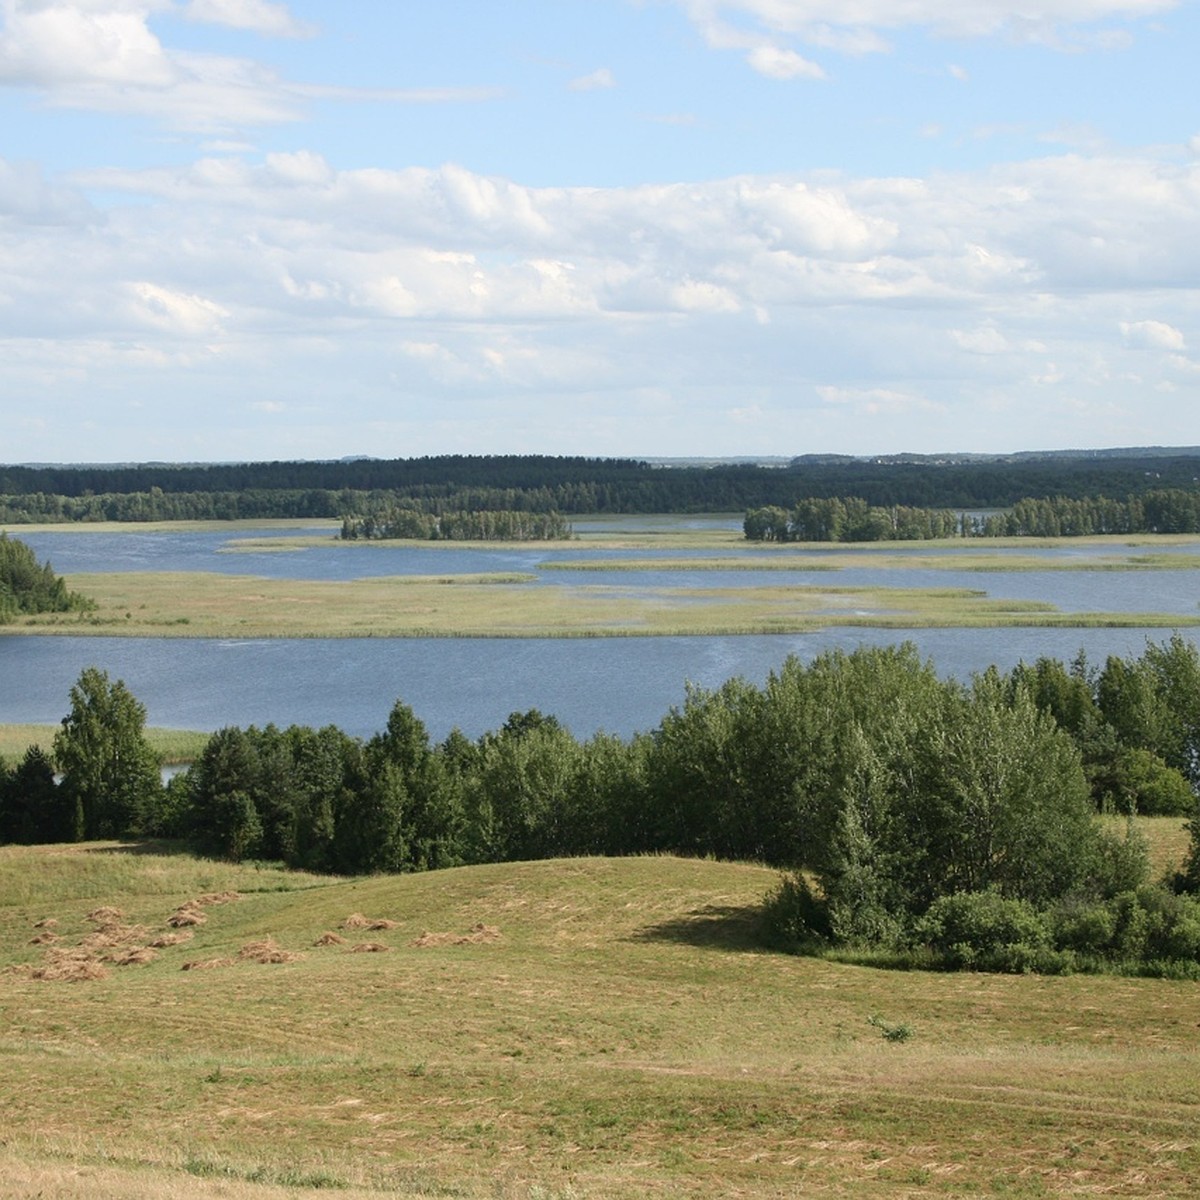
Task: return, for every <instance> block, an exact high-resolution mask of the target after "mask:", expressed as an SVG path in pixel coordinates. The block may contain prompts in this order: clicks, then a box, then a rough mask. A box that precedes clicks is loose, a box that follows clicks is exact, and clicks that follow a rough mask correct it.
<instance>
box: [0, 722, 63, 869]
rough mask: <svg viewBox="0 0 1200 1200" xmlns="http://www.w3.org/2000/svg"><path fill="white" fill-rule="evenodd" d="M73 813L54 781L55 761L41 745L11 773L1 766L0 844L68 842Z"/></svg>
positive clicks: (28, 751)
mask: <svg viewBox="0 0 1200 1200" xmlns="http://www.w3.org/2000/svg"><path fill="white" fill-rule="evenodd" d="M71 813H72V808H71V807H70V805H69V802H68V801H67V799H66V797H65V796H64V795H63V794H62V791H61V789H60V788H59V787H58V786H57V784H56V783H55V781H54V762H53V760H52V759H51V758H50V755H49V754H47V753H46V751H45V750H43V749H42V748H41V747H40V746H30V747H29V748H28V749H27V750H26V751H25V753H24V755H23V756H22V758H21V761H20V762H19V763H18V764H17V765H16V766H15V767H14V768H13V769H12V771H11V772H7V773H6V768H5V766H4V764H3V763H0V842H20V843H22V844H24V845H32V844H34V843H37V842H63V841H68V840H69V839H70V838H71V837H72V836H73V833H72V826H71V823H70V821H71Z"/></svg>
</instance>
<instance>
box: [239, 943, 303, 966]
mask: <svg viewBox="0 0 1200 1200" xmlns="http://www.w3.org/2000/svg"><path fill="white" fill-rule="evenodd" d="M237 956H238V959H239V961H241V962H254V963H261V964H262V965H264V966H265V965H267V964H268V963H293V962H300V961H301V960H302V959H303V958H304V955H303V954H298V953H296V952H295V951H294V950H285V949H284V948H283V947H282V946H280V945H278V944H277V943H276V941H275V939H274V938H262V939H261V940H260V941H257V942H247V943H246V945H244V946H243V947H242V948H241V949H240V950H239V951H238V955H237Z"/></svg>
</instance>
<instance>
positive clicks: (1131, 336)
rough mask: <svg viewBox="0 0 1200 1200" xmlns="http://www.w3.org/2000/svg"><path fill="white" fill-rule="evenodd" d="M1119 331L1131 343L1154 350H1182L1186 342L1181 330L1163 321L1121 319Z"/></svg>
mask: <svg viewBox="0 0 1200 1200" xmlns="http://www.w3.org/2000/svg"><path fill="white" fill-rule="evenodd" d="M1121 332H1122V333H1123V334H1124V335H1125V337H1126V338H1127V339H1128V340H1129V341H1130V342H1131V343H1133V345H1135V346H1146V347H1149V348H1151V349H1155V350H1183V349H1185V347H1186V344H1187V343H1186V342H1185V341H1184V337H1183V334H1182V332H1180V330H1178V329H1176V328H1175V326H1174V325H1168V324H1167V323H1166V322H1165V321H1122V322H1121Z"/></svg>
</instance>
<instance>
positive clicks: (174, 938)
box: [149, 929, 196, 950]
mask: <svg viewBox="0 0 1200 1200" xmlns="http://www.w3.org/2000/svg"><path fill="white" fill-rule="evenodd" d="M195 936H196V935H195V934H194V933H193V932H192V931H191V930H190V929H184V930H181V931H180V932H179V933H160V934H159V935H158V937H156V938H154V939H153V940H152V941H151V942H150V943H149V944H150V945H151V946H152V947H153V948H154V949H155V950H166V949H167V948H168V947H169V946H178V945H181V944H182V943H183V942H190V941H191V940H192V938H194V937H195Z"/></svg>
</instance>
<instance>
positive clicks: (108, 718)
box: [54, 667, 162, 839]
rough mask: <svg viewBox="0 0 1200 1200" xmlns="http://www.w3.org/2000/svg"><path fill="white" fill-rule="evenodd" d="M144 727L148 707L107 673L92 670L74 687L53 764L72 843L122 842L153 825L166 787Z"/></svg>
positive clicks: (57, 735)
mask: <svg viewBox="0 0 1200 1200" xmlns="http://www.w3.org/2000/svg"><path fill="white" fill-rule="evenodd" d="M145 724H146V709H145V707H144V706H143V705H142V704H141V703H140V702H139V701H138V700H136V699H135V698H134V696H133V694H132V693H131V692H130V691H129V689H128V688H127V687H126V686H125V684H124V683H123V682H122V681H121V680H118V681H117V682H116V683H110V682H109V679H108V674H107V673H106V672H104V671H100V670H98V669H97V668H95V667H88V668H87V669H86V670H84V671H83V673H82V674H81V675H80V676H79V679H78V681H77V682H76V683H75V685H74V686H73V687H72V688H71V710H70V712H69V713H68V714H67V715H66V716H65V717H64V718H63V721H62V728H61V729H59V731H58V733H56V734H55V736H54V759H55V761H56V762H57V764H58V769H59V771H60V772H61V774H62V784H61V787H62V789H63V795H64V799H65V803H66V804H67V806H69V807H71V808H72V809H73V815H72V817H71V820H70V822H69V827H70V835H71V836H72V837H73V838H76V839H78V838H88V839H91V838H109V837H125V836H127V835H129V834H138V833H142V832H144V831H145V830H146V829H147V828H150V827H151V826H152V825H153V824H154V822H155V820H156V812H157V808H158V805H159V803H160V801H161V797H162V782H161V779H160V775H159V761H158V756H157V755H156V754H155V753H154V751H153V749H152V748H151V746H150V744H149V743H148V742H147V741H146V738H145V733H144V730H145ZM64 832H67V831H66V830H64Z"/></svg>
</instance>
